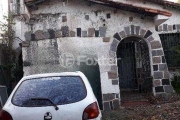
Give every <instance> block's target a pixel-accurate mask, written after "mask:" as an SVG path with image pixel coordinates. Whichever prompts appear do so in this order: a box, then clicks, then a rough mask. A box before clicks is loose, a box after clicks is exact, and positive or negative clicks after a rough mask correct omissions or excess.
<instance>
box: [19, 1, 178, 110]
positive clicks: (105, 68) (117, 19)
mask: <svg viewBox="0 0 180 120" xmlns="http://www.w3.org/2000/svg"><path fill="white" fill-rule="evenodd" d="M31 14H32V16H31V20H32V21H31V24H30V23H29V24H24V25H23V27H22V26H21V28H23V31H21V35H22V34H23V36H22V39H24V42H22V54H23V62H24V75H30V74H37V73H45V72H64V71H76V70H79V66H78V62H79V59H80V58H78V57H79V56H85V57H88V56H91V57H92V58H93V59H95V60H96V61H97V62H98V64H99V69H100V77H101V91H102V100H103V101H102V102H103V109H104V110H112V109H117V108H118V107H119V106H120V101H121V95H120V90H121V88H119V75H118V66H117V61H116V58H117V57H116V52H117V47H118V45H119V44H120V42H121V41H122V40H124V39H125V38H127V37H130V36H135V37H138V38H140V39H142V40H144V41H145V42H146V43H147V45H148V48H149V56H150V65H151V76H152V77H153V81H152V82H153V88H152V89H153V94H154V95H159V94H165V93H171V92H173V88H172V86H171V83H170V80H169V71H168V66H167V64H166V60H165V57H164V51H163V48H162V44H161V40H160V38H159V35H158V33H159V31H160V30H161V31H168V30H174V28H175V29H179V28H178V27H177V25H175V27H174V25H171V26H169V25H166V24H165V25H160V26H158V27H156V26H155V23H154V21H153V19H152V17H150V19H149V17H148V18H145V19H142V18H141V17H140V16H137V14H134V13H131V12H127V11H123V10H118V11H115V10H114V9H113V8H110V7H106V6H102V5H96V4H95V5H92V6H91V7H89V6H87V4H86V2H84V1H81V2H79V1H77V0H75V1H72V2H71V4H68V5H67V6H63V5H62V2H59V1H58V2H57V1H55V2H51V4H50V7H49V6H47V5H40V6H39V9H38V10H35V11H32V12H31ZM17 21H18V20H17ZM17 23H18V22H17ZM20 23H22V24H23V23H24V22H23V21H21V22H20ZM16 35H18V33H17V34H16ZM64 53H70V54H72V55H73V56H74V57H75V58H74V59H75V61H73V62H74V65H72V66H69V67H68V68H65V67H63V66H62V64H61V62H62V61H61V57H62V55H63V54H64ZM68 55H69V54H68ZM104 58H106V59H105V61H103V62H102V61H101V60H104ZM75 64H76V65H75Z"/></svg>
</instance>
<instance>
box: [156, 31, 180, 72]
mask: <svg viewBox="0 0 180 120" xmlns="http://www.w3.org/2000/svg"><path fill="white" fill-rule="evenodd" d="M159 36H160V39H161V42H162V46H163V49H164V54H165V58H166V62H167V64H168V67H169V69H173V68H180V33H168V34H159Z"/></svg>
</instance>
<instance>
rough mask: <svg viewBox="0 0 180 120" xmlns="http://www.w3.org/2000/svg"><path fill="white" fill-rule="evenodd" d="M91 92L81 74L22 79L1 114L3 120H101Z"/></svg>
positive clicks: (66, 73) (57, 74)
mask: <svg viewBox="0 0 180 120" xmlns="http://www.w3.org/2000/svg"><path fill="white" fill-rule="evenodd" d="M101 118H102V115H101V111H100V109H99V105H98V102H97V99H96V97H95V95H94V93H93V91H92V88H91V86H90V84H89V82H88V80H87V78H86V77H85V75H84V74H83V73H82V72H64V73H49V74H38V75H30V76H26V77H23V78H22V79H21V80H20V82H19V83H18V84H17V86H16V87H15V89H14V90H13V92H12V94H11V95H10V96H9V98H8V100H7V102H6V104H5V105H4V107H3V109H2V110H1V112H0V120H89V119H90V120H101Z"/></svg>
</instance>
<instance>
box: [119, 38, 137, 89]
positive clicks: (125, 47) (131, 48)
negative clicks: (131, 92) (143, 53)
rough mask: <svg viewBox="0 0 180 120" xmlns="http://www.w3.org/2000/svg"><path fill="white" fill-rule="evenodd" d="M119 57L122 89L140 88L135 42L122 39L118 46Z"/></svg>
mask: <svg viewBox="0 0 180 120" xmlns="http://www.w3.org/2000/svg"><path fill="white" fill-rule="evenodd" d="M117 57H118V70H119V86H120V88H121V90H128V89H138V84H137V80H136V70H135V69H136V64H135V43H134V42H132V41H131V42H125V41H122V42H121V43H120V45H119V47H118V52H117Z"/></svg>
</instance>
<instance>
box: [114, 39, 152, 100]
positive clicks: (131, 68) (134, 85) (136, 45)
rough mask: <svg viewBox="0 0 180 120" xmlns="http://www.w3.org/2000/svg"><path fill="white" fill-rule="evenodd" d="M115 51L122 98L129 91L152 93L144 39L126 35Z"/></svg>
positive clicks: (148, 58)
mask: <svg viewBox="0 0 180 120" xmlns="http://www.w3.org/2000/svg"><path fill="white" fill-rule="evenodd" d="M116 53H117V58H118V59H117V65H118V74H119V87H120V91H121V96H122V100H123V96H126V97H127V94H128V95H130V94H131V93H132V94H134V93H137V94H139V93H147V92H150V93H152V77H151V65H150V55H149V48H148V45H147V43H146V42H145V40H143V39H142V38H140V37H135V36H131V37H126V38H125V39H123V40H121V42H120V43H119V45H118V47H117V52H116ZM128 99H129V98H128Z"/></svg>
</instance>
